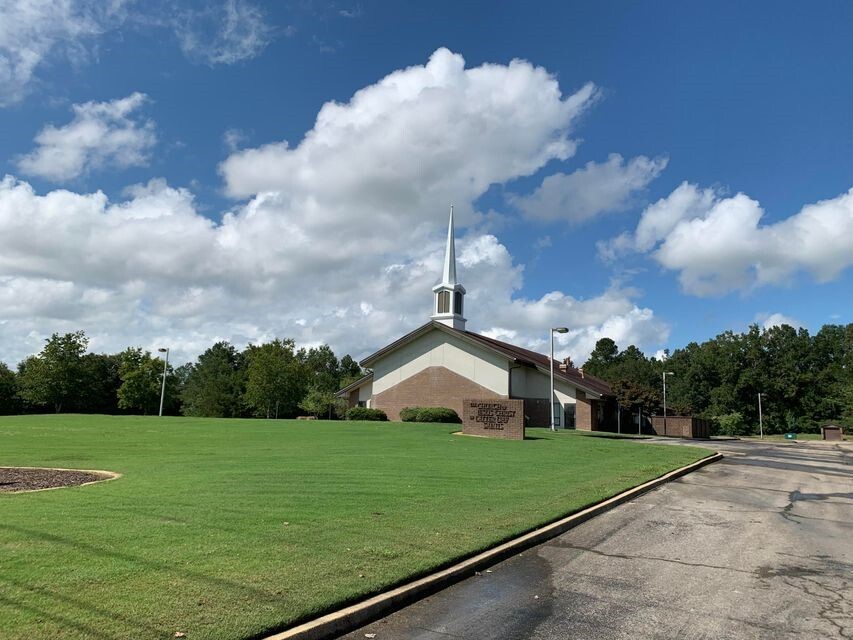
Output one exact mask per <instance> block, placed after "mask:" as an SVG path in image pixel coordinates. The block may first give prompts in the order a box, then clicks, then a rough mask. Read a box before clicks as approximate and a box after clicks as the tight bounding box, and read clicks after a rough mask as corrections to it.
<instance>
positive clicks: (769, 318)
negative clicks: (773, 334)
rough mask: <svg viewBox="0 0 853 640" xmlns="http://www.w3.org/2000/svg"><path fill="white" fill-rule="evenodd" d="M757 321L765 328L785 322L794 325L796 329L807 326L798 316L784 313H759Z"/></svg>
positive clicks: (779, 325)
mask: <svg viewBox="0 0 853 640" xmlns="http://www.w3.org/2000/svg"><path fill="white" fill-rule="evenodd" d="M755 321H756V322H760V323H761V326H762V327H763V328H764V329H770V328H772V327H781V326H782V325H783V324H787V325H788V326H790V327H794V329H799V328H801V327H805V325H804V324H803V323H802V322H800V321H799V320H797V319H796V318H792V317H791V316H786V315H784V314H782V313H770V314H768V313H759V314H758V315H757V316H756V317H755Z"/></svg>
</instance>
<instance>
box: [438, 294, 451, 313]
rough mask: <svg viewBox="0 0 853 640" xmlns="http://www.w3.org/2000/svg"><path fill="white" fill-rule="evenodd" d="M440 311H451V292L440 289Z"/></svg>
mask: <svg viewBox="0 0 853 640" xmlns="http://www.w3.org/2000/svg"><path fill="white" fill-rule="evenodd" d="M438 313H450V292H449V291H439V293H438Z"/></svg>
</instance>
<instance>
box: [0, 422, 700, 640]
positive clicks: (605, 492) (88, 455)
mask: <svg viewBox="0 0 853 640" xmlns="http://www.w3.org/2000/svg"><path fill="white" fill-rule="evenodd" d="M454 430H456V427H455V426H452V425H419V424H399V423H384V424H383V423H347V422H322V421H317V422H308V421H284V420H281V421H265V420H214V419H198V418H196V419H193V418H162V419H158V418H156V417H149V418H144V417H111V416H85V415H60V416H21V417H19V416H13V417H3V418H0V466H44V467H64V468H78V469H105V470H110V471H116V472H119V473H121V474H122V477H121V478H120V479H118V480H113V481H109V482H103V483H99V484H94V485H89V486H84V487H73V488H62V489H55V490H50V491H41V492H34V493H19V494H3V493H0V637H2V638H3V639H4V640H11V639H27V640H33V639H34V638H51V639H53V638H86V639H93V638H95V639H97V638H126V639H133V640H140V639H145V638H164V639H165V638H170V637H174V635H175V633H176V632H182V633H185V634H186V637H187V638H189V639H191V640H195V639H202V638H206V639H208V638H223V639H224V638H229V639H232V638H258V637H263V635H264V634H266V633H268V632H273V631H276V630H281V629H282V628H283V627H285V626H287V625H288V624H291V623H293V622H295V621H297V620H302V619H305V618H309V617H312V616H314V615H316V614H318V613H320V612H323V611H325V610H328V609H329V608H331V607H335V606H336V605H339V604H340V603H343V602H347V601H351V600H353V599H358V598H360V597H363V596H364V595H366V594H370V593H375V592H377V591H379V590H382V589H383V588H385V587H388V586H389V585H393V584H395V583H399V582H401V581H404V580H406V579H407V578H409V577H412V576H415V575H418V574H423V573H425V572H428V571H429V570H431V569H434V568H436V567H438V566H440V565H444V564H447V563H449V562H450V561H452V560H454V559H458V558H460V557H462V556H465V555H469V554H471V553H473V552H476V551H478V550H482V549H484V548H486V547H489V546H491V545H494V544H495V543H497V542H499V541H501V540H504V539H506V538H508V537H511V536H513V535H516V534H519V533H521V532H523V531H525V530H529V529H531V528H534V527H535V526H537V525H540V524H542V523H545V522H547V521H549V520H553V519H555V518H557V517H559V516H562V515H564V514H567V513H569V512H572V511H575V510H578V509H580V508H582V507H584V506H586V505H588V504H590V503H593V502H596V501H599V500H601V499H603V498H606V497H608V496H610V495H612V494H615V493H617V492H619V491H621V490H623V489H625V488H628V487H630V486H633V485H637V484H640V483H641V482H644V481H646V480H649V479H651V478H654V477H657V476H660V475H662V474H663V473H665V472H667V471H669V470H670V469H673V468H675V467H679V466H682V465H684V464H687V463H690V462H693V461H695V460H698V459H700V458H702V457H705V456H706V455H709V454H710V451H709V450H707V449H700V448H692V447H672V446H660V445H651V444H642V443H637V442H626V441H620V440H614V439H607V438H584V437H577V436H574V435H572V434H570V433H557V434H551V433H549V432H548V431H547V430H540V429H534V430H528V435H529V436H532V437H533V438H532V439H528V440H525V441H523V442H520V441H515V442H504V441H500V440H489V439H481V438H469V437H464V436H455V435H452V432H453V431H454Z"/></svg>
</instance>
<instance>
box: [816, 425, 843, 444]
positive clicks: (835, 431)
mask: <svg viewBox="0 0 853 640" xmlns="http://www.w3.org/2000/svg"><path fill="white" fill-rule="evenodd" d="M820 436H821V438H823V439H824V440H844V431H843V430H842V428H841V427H840V426H838V425H837V424H828V425H826V426H825V427H821V428H820Z"/></svg>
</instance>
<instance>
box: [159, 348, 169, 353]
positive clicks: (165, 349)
mask: <svg viewBox="0 0 853 640" xmlns="http://www.w3.org/2000/svg"><path fill="white" fill-rule="evenodd" d="M157 351H159V352H160V353H166V352H167V351H168V349H167V348H166V347H160V348H159V349H157Z"/></svg>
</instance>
